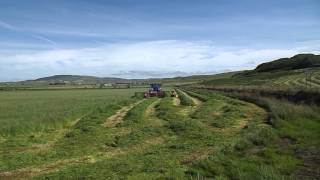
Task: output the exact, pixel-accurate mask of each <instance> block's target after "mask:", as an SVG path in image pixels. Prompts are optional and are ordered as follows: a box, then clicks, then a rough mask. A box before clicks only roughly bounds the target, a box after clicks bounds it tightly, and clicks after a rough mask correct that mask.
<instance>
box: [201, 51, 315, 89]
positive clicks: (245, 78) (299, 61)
mask: <svg viewBox="0 0 320 180" xmlns="http://www.w3.org/2000/svg"><path fill="white" fill-rule="evenodd" d="M306 69H308V71H309V73H308V74H309V75H308V78H307V75H306V73H305V72H306ZM214 77H217V75H214V76H212V77H211V79H208V80H206V81H203V82H202V84H204V85H210V86H234V85H244V86H251V85H258V86H261V85H267V86H285V87H294V88H306V87H308V88H310V87H312V88H320V55H313V54H298V55H295V56H293V57H291V58H281V59H278V60H274V61H271V62H266V63H262V64H260V65H258V66H257V67H256V68H255V69H254V70H247V71H242V72H239V73H235V74H233V75H232V76H231V77H220V78H215V79H213V78H214Z"/></svg>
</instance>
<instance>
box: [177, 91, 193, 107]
mask: <svg viewBox="0 0 320 180" xmlns="http://www.w3.org/2000/svg"><path fill="white" fill-rule="evenodd" d="M175 91H176V92H177V94H178V96H179V99H180V104H181V105H185V106H194V105H195V104H194V102H193V101H192V99H191V98H189V97H188V96H187V95H186V94H185V92H183V91H181V90H180V89H177V88H176V89H175Z"/></svg>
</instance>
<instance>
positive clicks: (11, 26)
mask: <svg viewBox="0 0 320 180" xmlns="http://www.w3.org/2000/svg"><path fill="white" fill-rule="evenodd" d="M0 27H2V28H5V29H9V30H13V31H16V30H17V28H16V27H14V26H13V25H11V24H9V23H6V22H4V21H2V20H0Z"/></svg>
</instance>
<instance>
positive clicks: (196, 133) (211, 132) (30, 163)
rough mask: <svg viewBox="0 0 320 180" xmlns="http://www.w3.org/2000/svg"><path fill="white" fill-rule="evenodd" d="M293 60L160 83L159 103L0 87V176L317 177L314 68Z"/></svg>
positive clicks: (95, 92)
mask: <svg viewBox="0 0 320 180" xmlns="http://www.w3.org/2000/svg"><path fill="white" fill-rule="evenodd" d="M300 57H305V55H302V56H295V58H296V59H297V58H298V59H299V58H300ZM312 57H313V56H312ZM293 60H294V59H286V58H285V59H280V60H277V61H275V62H271V63H265V64H263V65H261V66H258V67H257V68H256V69H255V70H250V71H241V72H231V73H224V74H219V75H204V76H191V77H177V78H172V79H170V78H167V79H162V80H161V82H162V83H163V88H164V90H165V91H167V95H166V97H164V98H157V97H153V98H147V99H144V98H143V93H142V92H144V91H146V90H147V89H148V88H147V87H145V86H139V88H138V87H136V88H128V89H116V88H114V89H113V88H109V89H108V88H100V87H99V88H97V87H90V88H89V87H87V88H81V87H79V86H75V87H73V86H69V85H68V86H61V87H53V86H50V85H48V86H44V87H40V86H37V87H35V86H34V87H28V88H27V87H26V86H21V87H20V86H19V87H18V86H17V87H8V86H5V87H2V90H1V91H0V123H1V126H0V179H243V180H247V179H275V180H276V179H319V178H320V174H319V172H320V169H319V164H320V162H319V157H320V151H319V150H320V133H319V132H320V118H319V117H320V107H319V105H320V89H319V88H320V70H319V67H318V66H316V65H317V64H314V66H315V67H313V66H312V67H309V68H308V69H309V71H310V70H312V72H313V73H312V76H311V79H308V80H307V79H306V78H305V71H306V69H303V68H305V65H306V64H305V63H304V60H303V59H301V60H299V61H294V62H295V63H292V61H293ZM291 63H292V64H291ZM300 67H303V68H302V69H297V68H300ZM148 81H151V80H146V83H147V82H148ZM306 81H308V82H306ZM173 85H175V86H174V87H173ZM172 90H175V91H176V94H177V97H171V96H170V93H169V91H172ZM135 92H140V93H135Z"/></svg>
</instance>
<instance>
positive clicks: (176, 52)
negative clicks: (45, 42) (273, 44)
mask: <svg viewBox="0 0 320 180" xmlns="http://www.w3.org/2000/svg"><path fill="white" fill-rule="evenodd" d="M303 52H313V53H317V51H310V48H309V49H308V47H307V46H305V44H304V46H300V47H296V48H290V49H247V48H239V47H238V48H232V47H221V46H219V47H218V46H215V44H214V43H213V42H211V41H179V40H163V41H142V42H131V43H130V42H127V43H107V44H103V45H100V46H96V47H92V48H78V49H53V50H41V51H30V52H25V51H24V52H21V53H17V52H14V53H1V54H0V77H1V78H0V80H1V81H9V80H23V79H26V77H27V78H38V77H42V76H50V75H54V74H83V75H95V76H118V77H125V78H151V77H164V76H165V77H172V76H177V75H179V76H183V75H190V74H199V73H200V74H208V73H214V72H222V71H226V70H242V69H251V68H254V67H255V66H256V65H258V64H260V63H262V62H265V61H269V60H274V59H277V58H281V57H290V56H293V55H295V54H298V53H303Z"/></svg>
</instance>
